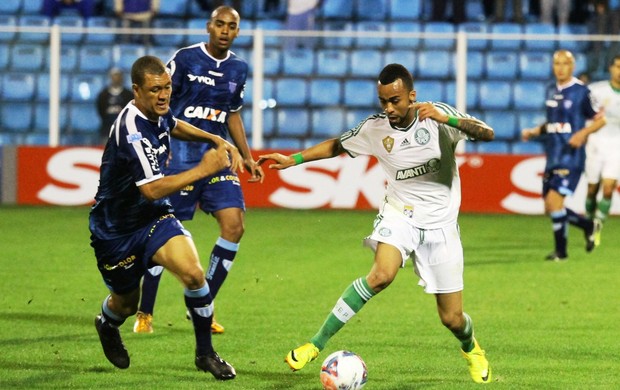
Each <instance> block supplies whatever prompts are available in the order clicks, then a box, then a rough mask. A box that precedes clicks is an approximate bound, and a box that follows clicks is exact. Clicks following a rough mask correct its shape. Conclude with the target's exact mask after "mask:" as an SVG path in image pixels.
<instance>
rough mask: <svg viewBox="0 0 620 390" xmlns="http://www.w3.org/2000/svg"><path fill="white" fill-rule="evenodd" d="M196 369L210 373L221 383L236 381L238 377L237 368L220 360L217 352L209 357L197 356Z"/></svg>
mask: <svg viewBox="0 0 620 390" xmlns="http://www.w3.org/2000/svg"><path fill="white" fill-rule="evenodd" d="M196 367H197V368H198V369H199V370H202V371H205V372H210V373H211V374H212V375H213V376H214V377H215V378H216V379H219V380H221V381H225V380H229V379H235V377H236V376H237V373H236V372H235V368H234V367H233V366H231V365H230V364H229V363H227V362H226V361H225V360H223V359H222V358H220V356H219V355H218V354H217V352H215V351H213V352H212V353H210V354H208V355H202V356H196Z"/></svg>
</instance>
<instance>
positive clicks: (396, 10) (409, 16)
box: [387, 0, 422, 21]
mask: <svg viewBox="0 0 620 390" xmlns="http://www.w3.org/2000/svg"><path fill="white" fill-rule="evenodd" d="M387 16H388V18H389V19H391V20H392V21H395V20H409V21H418V20H420V19H421V16H422V0H390V3H389V7H388V15H387Z"/></svg>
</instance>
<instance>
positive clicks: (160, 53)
mask: <svg viewBox="0 0 620 390" xmlns="http://www.w3.org/2000/svg"><path fill="white" fill-rule="evenodd" d="M178 49H179V48H177V47H166V46H149V47H148V48H147V49H146V54H148V55H151V56H155V57H157V58H159V59H160V60H162V61H163V62H164V64H165V63H167V62H168V61H169V60H170V59H171V58H172V56H173V55H174V53H176V51H177V50H178Z"/></svg>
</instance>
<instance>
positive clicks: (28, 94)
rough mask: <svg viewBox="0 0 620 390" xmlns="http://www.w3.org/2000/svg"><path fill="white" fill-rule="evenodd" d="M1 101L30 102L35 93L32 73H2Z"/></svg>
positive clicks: (34, 80)
mask: <svg viewBox="0 0 620 390" xmlns="http://www.w3.org/2000/svg"><path fill="white" fill-rule="evenodd" d="M1 80H2V81H1V83H2V85H1V86H2V91H1V92H2V99H3V100H4V101H13V102H19V101H31V100H32V99H34V96H35V91H36V79H35V76H34V75H33V74H32V73H14V72H10V73H3V74H2V79H1Z"/></svg>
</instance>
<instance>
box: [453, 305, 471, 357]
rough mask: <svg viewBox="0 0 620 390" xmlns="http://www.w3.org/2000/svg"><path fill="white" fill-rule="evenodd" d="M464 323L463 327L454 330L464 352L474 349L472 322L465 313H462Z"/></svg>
mask: <svg viewBox="0 0 620 390" xmlns="http://www.w3.org/2000/svg"><path fill="white" fill-rule="evenodd" d="M463 317H465V325H464V326H463V329H461V330H460V331H458V332H454V336H455V337H456V338H457V339H458V340H459V341H460V342H461V349H462V350H463V351H464V352H471V350H472V349H474V323H473V321H472V320H471V317H469V315H468V314H467V313H463Z"/></svg>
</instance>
